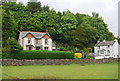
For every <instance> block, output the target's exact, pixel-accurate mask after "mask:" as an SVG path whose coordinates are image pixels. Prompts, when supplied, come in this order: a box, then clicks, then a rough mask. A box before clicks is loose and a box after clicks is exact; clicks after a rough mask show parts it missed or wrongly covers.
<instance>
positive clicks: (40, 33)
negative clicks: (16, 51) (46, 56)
mask: <svg viewBox="0 0 120 81" xmlns="http://www.w3.org/2000/svg"><path fill="white" fill-rule="evenodd" d="M28 34H32V35H33V36H34V37H35V38H36V39H41V38H42V37H43V36H44V35H46V34H47V35H49V33H46V32H33V31H20V34H19V39H20V38H24V37H25V36H27V35H28ZM49 36H50V35H49Z"/></svg>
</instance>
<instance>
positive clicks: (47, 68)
mask: <svg viewBox="0 0 120 81" xmlns="http://www.w3.org/2000/svg"><path fill="white" fill-rule="evenodd" d="M2 75H3V79H118V65H117V63H116V64H115V63H114V64H87V65H80V64H71V65H33V66H3V74H2Z"/></svg>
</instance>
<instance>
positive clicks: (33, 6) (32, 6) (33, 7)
mask: <svg viewBox="0 0 120 81" xmlns="http://www.w3.org/2000/svg"><path fill="white" fill-rule="evenodd" d="M27 8H28V10H29V11H30V12H31V13H32V14H33V13H35V12H37V11H42V8H41V2H28V4H27Z"/></svg>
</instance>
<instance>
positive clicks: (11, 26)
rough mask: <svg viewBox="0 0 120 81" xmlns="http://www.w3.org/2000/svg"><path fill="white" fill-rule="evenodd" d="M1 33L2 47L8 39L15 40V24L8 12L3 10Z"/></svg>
mask: <svg viewBox="0 0 120 81" xmlns="http://www.w3.org/2000/svg"><path fill="white" fill-rule="evenodd" d="M2 31H3V32H2V41H3V47H4V44H5V43H6V40H7V39H8V38H9V37H14V38H16V23H15V21H14V18H13V17H11V16H10V13H9V11H5V10H3V13H2Z"/></svg>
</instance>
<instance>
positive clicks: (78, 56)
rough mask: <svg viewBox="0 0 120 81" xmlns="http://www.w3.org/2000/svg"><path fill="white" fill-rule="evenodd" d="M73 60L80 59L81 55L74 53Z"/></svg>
mask: <svg viewBox="0 0 120 81" xmlns="http://www.w3.org/2000/svg"><path fill="white" fill-rule="evenodd" d="M74 58H76V59H80V58H82V53H74Z"/></svg>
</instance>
